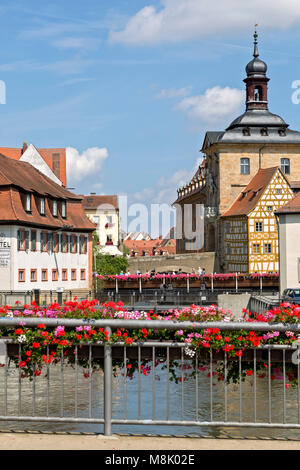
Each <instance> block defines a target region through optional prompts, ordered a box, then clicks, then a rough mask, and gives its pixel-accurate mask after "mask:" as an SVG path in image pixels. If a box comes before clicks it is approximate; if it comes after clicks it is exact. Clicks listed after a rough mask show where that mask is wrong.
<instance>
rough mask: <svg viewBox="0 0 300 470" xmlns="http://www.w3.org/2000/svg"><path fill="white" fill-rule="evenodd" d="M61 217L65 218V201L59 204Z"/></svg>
mask: <svg viewBox="0 0 300 470" xmlns="http://www.w3.org/2000/svg"><path fill="white" fill-rule="evenodd" d="M61 216H62V217H63V218H66V201H62V203H61Z"/></svg>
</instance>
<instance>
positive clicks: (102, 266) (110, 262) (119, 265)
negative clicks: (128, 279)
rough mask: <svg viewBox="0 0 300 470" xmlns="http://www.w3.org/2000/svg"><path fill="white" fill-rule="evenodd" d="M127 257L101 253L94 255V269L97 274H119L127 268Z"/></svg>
mask: <svg viewBox="0 0 300 470" xmlns="http://www.w3.org/2000/svg"><path fill="white" fill-rule="evenodd" d="M128 264H129V263H128V259H127V258H126V257H125V256H111V255H101V254H98V255H97V256H96V271H97V273H98V274H111V275H112V274H120V273H121V272H123V273H125V272H126V271H127V269H128Z"/></svg>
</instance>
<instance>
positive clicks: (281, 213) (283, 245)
mask: <svg viewBox="0 0 300 470" xmlns="http://www.w3.org/2000/svg"><path fill="white" fill-rule="evenodd" d="M275 214H276V216H277V220H278V232H279V272H280V293H281V294H282V292H283V291H284V289H289V288H291V289H299V288H300V193H298V194H297V195H296V196H295V197H294V198H293V199H292V200H291V201H290V202H289V203H288V204H286V205H285V206H283V207H281V208H280V209H278V210H277V211H276V213H275Z"/></svg>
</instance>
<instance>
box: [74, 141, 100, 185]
mask: <svg viewBox="0 0 300 470" xmlns="http://www.w3.org/2000/svg"><path fill="white" fill-rule="evenodd" d="M107 157H108V151H107V149H106V148H100V147H91V148H88V149H86V150H84V151H83V152H82V153H81V154H80V153H79V152H78V150H77V149H75V148H74V147H67V149H66V160H67V179H68V181H71V182H74V181H80V180H83V179H84V178H86V177H88V176H92V175H93V176H95V173H98V172H99V171H100V170H101V168H102V166H103V164H104V162H105V160H106V159H107Z"/></svg>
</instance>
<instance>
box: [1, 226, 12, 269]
mask: <svg viewBox="0 0 300 470" xmlns="http://www.w3.org/2000/svg"><path fill="white" fill-rule="evenodd" d="M9 264H10V239H9V238H8V237H7V235H6V234H5V233H0V268H7V267H8V266H9Z"/></svg>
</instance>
